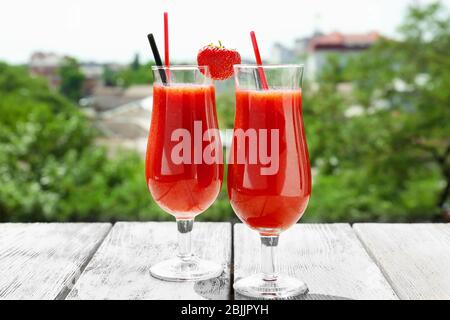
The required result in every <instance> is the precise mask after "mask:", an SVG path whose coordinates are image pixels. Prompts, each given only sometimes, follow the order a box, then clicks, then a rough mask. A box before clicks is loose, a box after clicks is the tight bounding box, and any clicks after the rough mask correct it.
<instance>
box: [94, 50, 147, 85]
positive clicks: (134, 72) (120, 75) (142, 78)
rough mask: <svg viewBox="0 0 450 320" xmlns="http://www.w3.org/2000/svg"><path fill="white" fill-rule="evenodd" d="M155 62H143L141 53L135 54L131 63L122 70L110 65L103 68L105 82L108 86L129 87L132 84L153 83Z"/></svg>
mask: <svg viewBox="0 0 450 320" xmlns="http://www.w3.org/2000/svg"><path fill="white" fill-rule="evenodd" d="M153 65H154V64H153V62H147V63H145V64H141V62H140V59H139V55H137V54H136V55H135V57H134V59H133V61H132V62H131V64H130V65H128V66H126V67H125V68H123V69H120V70H113V69H111V68H110V67H108V66H105V68H104V69H103V75H102V78H103V83H104V84H105V85H106V86H122V87H129V86H131V85H135V84H136V85H139V84H148V85H150V84H152V83H153V76H152V66H153Z"/></svg>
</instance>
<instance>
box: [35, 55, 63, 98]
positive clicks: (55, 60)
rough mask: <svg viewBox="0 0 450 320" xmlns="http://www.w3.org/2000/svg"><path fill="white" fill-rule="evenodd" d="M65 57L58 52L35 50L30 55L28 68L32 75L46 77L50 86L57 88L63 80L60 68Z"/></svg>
mask: <svg viewBox="0 0 450 320" xmlns="http://www.w3.org/2000/svg"><path fill="white" fill-rule="evenodd" d="M64 58H65V56H62V55H58V54H56V53H46V52H35V53H33V54H32V55H31V57H30V61H29V63H28V69H29V71H30V74H31V75H33V76H40V77H44V78H45V79H46V80H47V82H48V85H49V87H50V88H52V89H57V88H58V87H59V84H60V80H61V79H60V77H59V73H58V69H59V66H60V65H61V63H62V62H63V61H64Z"/></svg>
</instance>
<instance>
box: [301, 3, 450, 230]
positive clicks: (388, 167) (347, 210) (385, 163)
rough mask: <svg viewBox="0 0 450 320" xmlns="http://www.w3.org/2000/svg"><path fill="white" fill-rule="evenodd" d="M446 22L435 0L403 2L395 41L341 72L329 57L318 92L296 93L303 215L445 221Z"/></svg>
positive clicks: (448, 144)
mask: <svg viewBox="0 0 450 320" xmlns="http://www.w3.org/2000/svg"><path fill="white" fill-rule="evenodd" d="M449 21H450V17H449V15H448V12H447V11H445V9H444V7H443V6H442V5H441V4H439V3H434V4H431V5H426V6H420V5H419V6H417V5H415V6H412V7H411V8H410V9H409V11H408V15H407V17H406V19H405V21H404V22H403V24H402V25H401V27H400V29H399V31H400V33H401V36H402V38H401V39H400V40H399V41H394V40H389V39H384V40H382V41H380V42H379V43H378V44H377V45H376V46H375V47H374V48H372V49H371V50H368V51H367V52H366V53H364V54H362V55H361V56H359V57H357V58H355V59H354V60H353V61H351V62H350V63H348V64H347V67H346V68H345V69H343V68H342V66H341V64H339V61H338V60H339V59H338V57H336V56H334V57H330V60H329V63H328V64H327V65H326V68H325V69H324V70H323V73H322V74H321V75H320V77H319V81H318V84H319V88H318V89H317V90H316V91H314V90H305V103H304V105H305V107H304V112H305V119H306V120H305V121H306V126H307V130H308V134H309V141H310V147H311V154H312V159H313V163H314V166H315V169H316V174H315V185H314V188H313V193H314V195H313V197H312V200H311V206H310V209H308V210H310V213H311V216H310V217H309V219H311V220H322V221H323V220H328V221H336V220H342V221H348V220H350V221H371V220H380V221H407V220H408V221H414V220H425V219H437V218H438V217H439V216H440V215H441V214H442V212H443V211H444V214H445V215H446V216H447V218H448V201H449V200H448V199H449V183H450V179H449V178H450V175H449V173H450V159H449V158H450V140H449V137H450V108H449V106H450V95H449V92H450V91H449V88H450V74H449V73H448V70H449V67H450V56H449V55H448V52H449V51H450V25H449ZM349 79H351V80H352V87H353V89H352V91H351V93H347V94H346V93H344V92H343V90H342V84H345V83H346V82H347V81H348V80H349ZM440 217H442V215H441V216H440ZM305 218H306V219H308V215H305Z"/></svg>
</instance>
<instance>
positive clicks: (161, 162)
mask: <svg viewBox="0 0 450 320" xmlns="http://www.w3.org/2000/svg"><path fill="white" fill-rule="evenodd" d="M152 72H153V76H154V79H155V81H154V84H153V110H152V119H151V125H150V133H149V136H148V143H147V154H146V168H145V169H146V181H147V185H148V188H149V190H150V193H151V194H152V196H153V199H154V200H155V202H156V203H157V204H158V205H159V206H160V207H161V208H162V209H163V210H164V211H166V212H168V213H169V214H171V215H173V216H174V217H175V219H176V221H177V228H178V255H177V257H175V258H173V259H170V260H167V261H163V262H159V263H157V264H155V265H153V266H152V267H151V268H150V273H151V274H152V275H153V276H154V277H156V278H159V279H162V280H168V281H198V280H205V279H210V278H214V277H217V276H219V275H220V274H221V273H222V271H223V268H222V266H221V265H220V264H218V263H215V262H212V261H206V260H202V259H199V258H198V257H196V256H195V255H193V253H192V251H191V231H192V228H193V224H194V218H195V216H197V215H198V214H200V213H202V212H204V211H205V210H206V209H208V208H209V206H211V204H212V203H213V202H214V200H215V199H216V197H217V195H218V194H219V191H220V188H221V186H222V181H223V161H222V144H221V141H220V135H219V132H218V126H217V115H216V106H215V91H214V85H213V83H212V80H211V79H210V77H209V71H208V68H207V67H198V66H173V67H152ZM207 156H209V157H207Z"/></svg>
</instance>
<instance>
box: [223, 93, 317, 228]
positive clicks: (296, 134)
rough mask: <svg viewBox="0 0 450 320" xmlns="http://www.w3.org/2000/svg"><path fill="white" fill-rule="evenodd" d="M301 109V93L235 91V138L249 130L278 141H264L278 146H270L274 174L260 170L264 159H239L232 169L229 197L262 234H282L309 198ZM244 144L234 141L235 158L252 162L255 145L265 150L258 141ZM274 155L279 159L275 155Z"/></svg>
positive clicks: (241, 213) (264, 164) (248, 221)
mask: <svg viewBox="0 0 450 320" xmlns="http://www.w3.org/2000/svg"><path fill="white" fill-rule="evenodd" d="M301 107H302V96H301V91H300V89H296V90H283V89H280V90H263V91H257V90H241V89H238V90H237V91H236V117H235V124H234V128H235V132H236V131H237V130H239V129H241V130H242V131H244V132H248V130H249V129H251V130H254V131H255V132H263V133H265V132H267V134H268V135H270V134H271V132H273V133H277V134H278V139H277V140H274V139H273V137H268V138H266V140H267V141H268V142H275V143H277V144H278V146H276V147H275V146H274V145H272V144H271V143H269V145H268V152H269V153H271V158H272V160H273V163H272V164H275V165H276V167H274V170H273V172H272V174H266V172H264V171H262V170H261V169H263V168H267V167H268V164H267V163H263V159H261V158H260V157H258V158H257V161H256V162H255V163H237V160H236V159H235V161H234V163H232V164H230V165H229V167H228V168H229V169H228V170H229V171H228V194H229V198H230V201H231V205H232V207H233V209H234V211H235V212H236V214H237V215H238V216H239V218H241V220H243V221H244V222H245V223H246V224H247V225H249V226H250V227H251V228H253V229H256V230H258V231H260V232H261V233H264V234H279V233H280V232H281V231H283V230H285V229H286V228H288V227H290V226H291V225H293V224H294V223H296V222H297V221H298V220H299V219H300V217H301V215H302V214H303V212H304V211H305V209H306V206H307V204H308V200H309V196H310V194H311V170H310V164H309V158H308V150H307V147H306V140H305V132H304V127H303V121H302V114H301ZM261 130H263V131H261ZM275 130H276V131H275ZM254 137H256V139H254V140H255V141H253V142H252V141H251V139H252V138H254ZM246 139H247V140H246V141H245V146H238V137H237V136H236V135H235V136H234V138H233V146H232V150H233V154H234V156H235V158H236V157H237V156H238V155H237V153H238V152H245V158H246V159H250V157H251V154H250V152H251V148H250V146H251V144H252V143H253V144H257V145H259V146H260V147H261V141H259V139H260V135H254V136H252V135H249V134H248V135H247V136H246ZM241 141H243V140H241ZM238 147H240V148H241V149H240V150H238ZM244 148H245V149H244ZM276 151H278V153H277V154H274V152H276ZM259 154H260V153H259Z"/></svg>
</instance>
